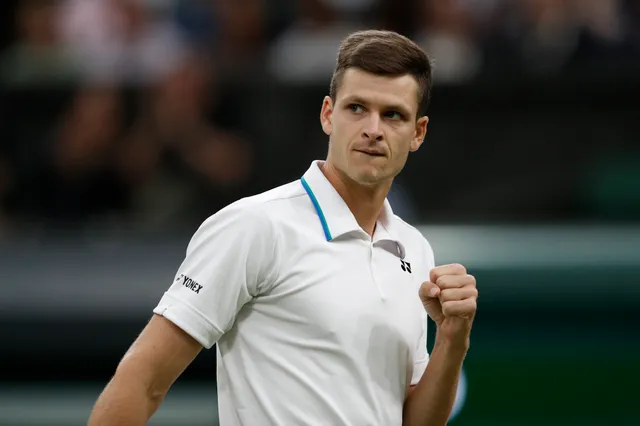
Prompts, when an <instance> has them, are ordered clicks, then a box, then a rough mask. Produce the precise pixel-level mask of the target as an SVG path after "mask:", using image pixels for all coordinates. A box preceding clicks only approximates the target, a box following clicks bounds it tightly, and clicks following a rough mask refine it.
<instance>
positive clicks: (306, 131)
mask: <svg viewBox="0 0 640 426" xmlns="http://www.w3.org/2000/svg"><path fill="white" fill-rule="evenodd" d="M0 17H1V18H0V19H3V20H4V22H3V25H0V31H1V33H0V42H1V48H2V50H1V54H0V201H1V203H2V210H1V216H0V217H1V218H0V221H1V222H2V226H0V229H1V230H2V232H3V233H11V232H13V231H15V232H18V231H30V230H34V229H37V230H41V231H42V230H60V229H62V230H65V231H66V230H74V229H86V228H87V227H114V228H116V229H120V228H121V229H134V228H135V229H148V230H150V231H152V232H155V231H157V230H167V229H170V228H176V227H179V226H180V225H181V224H184V225H186V226H190V227H191V226H193V225H194V224H196V223H198V222H200V221H201V220H202V219H204V218H205V217H207V216H208V215H210V214H212V213H213V212H215V211H216V210H218V209H219V208H221V207H223V206H224V205H226V204H228V203H230V202H232V201H234V200H236V199H238V198H240V197H242V196H246V195H251V194H255V193H257V192H259V191H262V190H266V189H268V188H269V187H271V186H274V185H277V184H281V183H285V182H286V181H287V180H290V179H295V178H296V177H298V176H299V175H300V174H301V173H302V172H304V170H305V169H306V167H308V164H309V163H308V162H309V161H310V160H312V159H314V158H321V157H322V156H323V155H325V152H326V138H325V137H324V135H323V134H322V133H321V131H320V128H319V124H318V114H319V108H320V105H321V102H322V96H323V95H324V94H325V93H326V92H328V84H329V79H330V77H331V73H332V71H333V67H334V66H335V59H336V52H337V47H338V45H339V43H340V40H341V39H342V38H343V37H344V36H345V35H346V34H348V33H349V32H351V31H354V30H358V29H363V28H385V29H392V30H396V31H398V32H400V33H402V34H405V35H407V36H410V37H411V38H412V39H414V40H415V41H416V42H418V43H419V44H420V45H421V46H423V47H424V48H425V49H426V50H427V52H428V53H429V55H430V56H431V57H432V59H433V62H434V66H435V74H434V81H435V85H436V90H435V91H434V94H435V96H436V98H435V99H434V101H433V105H434V106H433V112H434V115H435V118H434V119H433V120H432V121H433V123H434V124H433V126H434V127H433V129H434V130H433V132H432V133H430V134H429V136H428V139H427V143H426V144H425V145H426V146H427V148H425V153H422V154H421V156H417V157H416V158H412V159H411V160H410V164H409V165H408V169H407V176H406V177H405V178H404V180H401V181H399V183H398V186H397V188H396V187H394V191H393V192H392V197H394V199H395V200H396V202H397V205H398V209H399V210H400V211H401V212H404V213H405V214H406V216H408V218H409V219H414V220H421V221H444V222H448V221H466V222H469V221H476V220H477V221H491V220H498V221H503V222H504V221H511V220H535V221H562V220H589V219H602V218H604V219H607V218H613V219H617V218H627V219H629V218H631V219H633V220H636V219H638V218H640V206H639V204H640V201H639V200H638V193H640V186H636V184H640V178H639V174H640V161H638V145H640V144H637V143H636V141H637V140H638V136H637V135H638V130H640V129H638V128H637V125H636V122H637V117H636V115H637V111H638V109H637V105H635V106H633V105H627V104H626V103H630V102H632V100H633V98H634V97H635V94H638V93H640V90H638V83H637V81H638V79H640V77H639V76H640V2H638V1H635V0H627V1H625V0H431V1H429V0H410V1H408V0H403V1H398V0H58V1H55V0H22V1H15V0H14V1H5V2H3V3H2V6H0ZM525 82H526V84H525ZM532 82H533V83H532ZM547 92H549V93H548V94H547ZM590 95H593V96H595V97H596V98H597V99H596V100H593V99H591V98H589V96H590ZM514 98H517V99H515V100H514ZM439 104H440V105H441V106H438V105H439ZM593 104H595V105H593ZM636 104H637V102H636ZM438 108H440V110H438ZM576 108H577V109H576ZM580 108H583V109H580ZM438 113H440V117H441V120H440V121H438V117H439V116H438ZM562 117H565V118H562ZM439 122H440V123H442V124H440V125H438V123H439ZM438 126H439V127H438ZM598 126H600V127H598ZM613 146H616V147H617V148H615V149H613V148H607V147H613ZM447 147H448V148H447ZM607 149H608V150H607ZM453 153H456V155H462V156H464V161H466V163H463V165H462V166H461V170H458V169H456V168H455V167H454V168H452V167H451V165H452V164H455V163H454V158H452V157H453V156H452V154H453ZM465 153H466V154H465ZM603 153H604V154H607V155H606V159H605V160H606V161H604V160H603V161H601V162H598V163H597V165H596V163H594V159H597V160H602V159H603V158H604V157H603ZM434 158H435V159H434ZM429 161H431V162H429ZM465 165H467V166H465ZM528 165H535V166H531V170H529V169H528V168H527V167H528ZM596 166H597V167H596ZM585 168H588V170H587V172H585ZM595 168H597V169H598V170H603V172H602V174H601V175H598V176H596V177H594V176H592V174H590V173H588V172H589V171H592V170H594V169H595ZM533 169H535V170H533ZM577 179H579V181H580V182H581V183H577V182H576V180H577ZM587 181H588V182H591V183H592V184H591V186H588V188H590V189H589V191H590V192H589V194H590V195H584V192H585V191H586V190H585V189H584V188H587V186H585V184H584V182H587ZM611 188H613V189H615V190H616V191H618V192H617V193H620V194H622V195H620V196H616V195H612V193H611V191H610V189H611ZM594 200H595V201H594ZM593 205H598V206H600V207H591V208H590V207H588V206H593ZM611 205H615V206H617V210H615V211H616V212H617V213H615V214H614V213H611V211H613V210H610V209H607V207H608V206H611ZM603 206H604V207H603Z"/></svg>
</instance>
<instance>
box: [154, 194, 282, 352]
mask: <svg viewBox="0 0 640 426" xmlns="http://www.w3.org/2000/svg"><path fill="white" fill-rule="evenodd" d="M276 246H277V241H276V233H275V232H274V230H273V223H272V222H271V220H269V218H268V217H267V216H266V214H265V213H263V212H261V211H252V210H251V208H247V207H244V208H240V207H234V206H233V205H231V206H228V207H226V208H225V209H223V210H221V211H220V212H218V213H216V214H215V215H213V216H211V217H210V218H209V219H207V220H206V221H205V222H204V223H203V224H202V225H201V226H200V227H199V228H198V230H197V231H196V232H195V234H194V235H193V237H192V238H191V241H190V242H189V245H188V247H187V253H186V256H185V258H184V260H183V262H182V264H181V265H180V267H179V268H178V271H177V273H176V276H175V278H174V281H173V284H172V285H171V286H170V287H169V289H168V290H167V291H166V292H165V294H164V296H163V297H162V299H161V300H160V302H159V303H158V306H156V308H155V309H154V310H153V312H154V313H156V314H158V315H162V316H164V317H165V318H167V319H168V320H170V321H172V322H173V323H175V324H176V325H177V326H178V327H180V328H182V329H183V330H184V331H185V332H187V333H188V334H189V335H191V336H192V337H193V338H194V339H196V340H197V341H198V342H200V343H201V344H202V345H203V346H204V347H205V348H207V349H208V348H211V347H212V346H213V345H214V344H215V343H216V342H217V341H218V339H219V338H220V337H221V336H222V335H223V334H224V333H225V332H226V331H227V330H228V329H229V328H231V327H232V325H233V324H234V322H235V318H236V315H237V313H238V312H239V311H240V309H241V308H242V307H243V306H244V305H245V304H246V303H247V302H249V301H250V300H252V298H254V297H255V296H257V295H258V294H260V293H261V292H262V291H264V289H265V288H266V287H267V286H268V285H270V284H271V283H273V281H274V280H275V275H276V270H277V265H278V259H277V257H278V255H277V254H278V250H277V247H276Z"/></svg>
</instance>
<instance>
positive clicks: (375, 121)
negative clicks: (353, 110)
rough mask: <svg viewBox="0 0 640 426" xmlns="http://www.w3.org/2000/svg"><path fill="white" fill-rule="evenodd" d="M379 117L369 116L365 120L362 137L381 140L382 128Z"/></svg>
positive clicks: (375, 115)
mask: <svg viewBox="0 0 640 426" xmlns="http://www.w3.org/2000/svg"><path fill="white" fill-rule="evenodd" d="M380 124H381V123H380V117H379V116H378V115H377V114H370V115H369V117H368V118H367V122H366V124H365V127H364V130H363V133H362V136H364V137H365V138H367V139H370V140H376V141H379V140H382V127H381V125H380Z"/></svg>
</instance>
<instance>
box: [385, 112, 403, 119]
mask: <svg viewBox="0 0 640 426" xmlns="http://www.w3.org/2000/svg"><path fill="white" fill-rule="evenodd" d="M384 116H385V117H387V118H391V119H393V120H400V119H402V114H400V113H399V112H398V111H387V112H385V113H384Z"/></svg>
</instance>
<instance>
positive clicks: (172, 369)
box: [88, 315, 202, 426]
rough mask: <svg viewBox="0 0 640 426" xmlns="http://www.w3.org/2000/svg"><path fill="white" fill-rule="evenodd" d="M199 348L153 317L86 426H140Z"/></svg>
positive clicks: (158, 404) (193, 341)
mask: <svg viewBox="0 0 640 426" xmlns="http://www.w3.org/2000/svg"><path fill="white" fill-rule="evenodd" d="M201 349H202V345H201V344H200V343H198V342H197V341H196V340H195V339H193V338H192V337H191V336H189V335H188V334H187V333H185V332H184V331H183V330H182V329H180V328H179V327H177V326H176V325H175V324H173V323H172V322H171V321H169V320H167V319H166V318H164V317H162V316H160V315H154V316H153V317H152V318H151V321H149V323H148V324H147V326H146V327H145V328H144V330H143V331H142V333H141V334H140V336H139V337H138V338H137V339H136V341H135V342H134V343H133V345H132V346H131V348H130V349H129V350H128V351H127V353H126V354H125V356H124V357H123V358H122V361H121V362H120V364H119V365H118V368H117V369H116V373H115V375H114V376H113V378H112V379H111V381H110V382H109V384H108V385H107V387H106V388H105V389H104V391H103V392H102V394H101V395H100V397H99V398H98V401H97V402H96V404H95V406H94V408H93V412H92V413H91V417H90V418H89V423H88V426H112V425H113V426H116V425H117V426H143V425H146V424H147V421H148V420H149V418H151V416H152V415H153V413H155V411H156V410H157V409H158V407H159V406H160V404H161V402H162V400H163V399H164V396H165V395H166V394H167V392H168V391H169V388H170V387H171V385H172V384H173V382H174V381H175V380H176V379H177V378H178V376H180V374H182V372H183V371H184V370H185V369H186V368H187V366H188V365H189V364H191V362H192V361H193V360H194V359H195V357H196V355H198V353H199V352H200V350H201Z"/></svg>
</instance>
